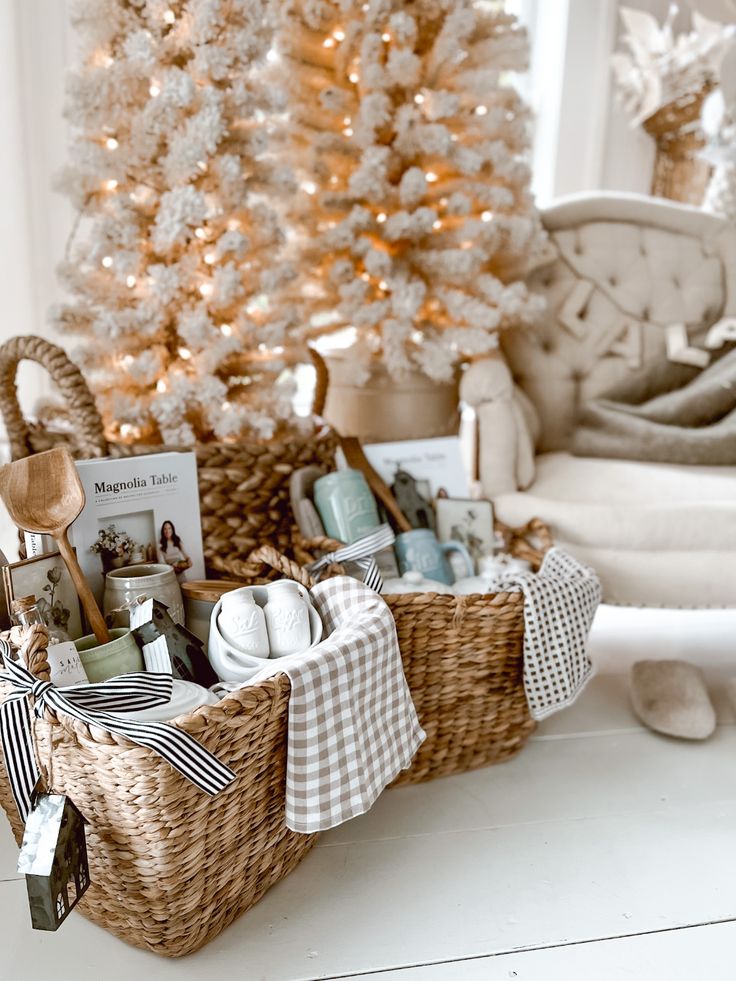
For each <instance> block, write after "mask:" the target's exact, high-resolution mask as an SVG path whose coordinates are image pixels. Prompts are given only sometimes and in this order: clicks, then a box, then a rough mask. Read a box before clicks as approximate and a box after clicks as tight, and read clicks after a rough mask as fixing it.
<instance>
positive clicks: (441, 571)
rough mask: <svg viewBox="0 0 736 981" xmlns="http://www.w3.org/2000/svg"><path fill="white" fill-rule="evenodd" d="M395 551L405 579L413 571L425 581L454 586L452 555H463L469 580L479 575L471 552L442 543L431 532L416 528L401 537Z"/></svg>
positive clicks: (457, 545)
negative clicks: (406, 573) (419, 573)
mask: <svg viewBox="0 0 736 981" xmlns="http://www.w3.org/2000/svg"><path fill="white" fill-rule="evenodd" d="M394 548H395V549H396V558H397V559H398V560H399V569H400V570H401V574H402V575H403V574H404V573H405V572H408V571H409V570H412V571H414V572H421V574H422V575H423V576H424V578H425V579H434V580H435V581H437V582H443V583H445V584H446V585H447V586H452V584H453V583H454V582H455V576H454V574H453V571H452V568H451V566H450V563H449V562H448V561H447V553H448V552H459V553H460V555H462V557H463V559H464V560H465V564H466V566H467V569H468V572H467V574H468V576H472V575H474V574H475V568H474V566H473V560H472V559H471V557H470V553H469V552H468V550H467V548H465V546H464V545H463V544H461V543H460V542H438V541H437V536H436V535H435V533H434V532H433V531H431V530H430V529H429V528H414V529H413V530H412V531H405V532H403V533H402V534H401V535H397V536H396V544H395V545H394Z"/></svg>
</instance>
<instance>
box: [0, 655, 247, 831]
mask: <svg viewBox="0 0 736 981" xmlns="http://www.w3.org/2000/svg"><path fill="white" fill-rule="evenodd" d="M0 654H2V655H3V659H4V661H5V671H3V672H0V680H2V681H5V682H8V683H9V684H10V685H12V687H13V691H12V692H11V693H10V695H9V696H7V698H6V699H5V700H4V701H3V702H2V704H0V743H1V744H2V751H3V756H4V758H5V767H6V769H7V772H8V779H9V782H10V789H11V791H12V794H13V798H14V800H15V803H16V805H17V807H18V812H19V813H20V816H21V817H22V818H23V820H25V819H26V817H27V816H28V814H29V812H30V808H31V795H32V793H33V790H34V789H35V787H36V784H37V783H38V780H39V777H40V772H39V769H38V764H37V762H36V757H35V754H34V752H33V735H32V731H31V715H30V710H29V705H28V698H29V696H30V697H32V698H33V711H34V714H35V715H36V716H37V717H38V718H41V717H42V716H43V714H44V711H45V709H47V708H48V709H51V710H52V711H53V712H57V713H61V714H63V715H68V716H71V717H72V718H73V719H78V720H79V721H80V722H84V723H85V724H87V725H94V726H99V727H100V728H103V729H106V730H107V731H108V732H112V733H115V734H116V735H119V736H124V737H126V738H127V739H130V740H131V742H134V743H136V744H137V745H139V746H145V747H146V748H148V749H152V750H153V751H154V753H157V754H158V755H159V756H160V757H161V758H162V759H164V760H166V762H167V763H169V764H170V765H171V766H172V767H173V768H174V769H175V770H177V771H178V772H179V773H181V775H182V776H184V777H186V778H187V780H189V781H191V783H193V784H194V785H195V786H196V787H199V789H200V790H202V791H204V793H206V794H209V795H210V796H214V795H215V794H218V793H219V792H220V791H221V790H224V789H225V787H227V786H228V784H230V783H231V782H232V781H233V780H234V779H235V774H234V773H233V771H232V770H231V769H230V768H229V767H227V766H225V764H224V763H221V762H220V761H219V760H218V759H217V757H216V756H213V754H212V753H210V752H209V750H207V749H205V748H204V746H200V744H199V743H198V742H197V740H196V739H194V738H193V737H192V736H191V735H190V734H189V733H188V732H184V731H183V730H181V729H176V728H175V727H174V726H170V725H167V724H166V723H163V722H136V721H135V720H132V719H121V718H119V717H118V716H116V715H113V714H111V713H113V712H130V711H136V710H138V709H144V708H152V707H153V706H155V705H163V704H165V703H166V702H168V701H169V700H170V699H171V692H172V678H171V675H170V674H154V673H147V672H146V673H144V672H134V673H132V674H125V675H120V676H119V677H117V678H110V680H109V681H106V682H105V683H104V684H99V685H72V686H70V687H69V688H64V689H59V688H55V687H54V685H52V684H51V682H49V681H39V680H38V678H36V677H34V675H32V674H31V672H30V671H28V670H27V668H25V667H24V665H22V664H21V663H20V662H18V661H12V660H11V659H10V648H9V647H8V645H7V644H6V643H5V642H4V641H0Z"/></svg>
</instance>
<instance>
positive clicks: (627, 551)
mask: <svg viewBox="0 0 736 981" xmlns="http://www.w3.org/2000/svg"><path fill="white" fill-rule="evenodd" d="M495 505H496V511H497V514H498V517H499V518H501V520H502V521H505V522H506V523H507V524H512V525H520V524H524V523H525V522H527V521H528V520H529V519H530V518H532V517H535V516H539V517H541V518H543V519H544V520H545V521H546V522H548V524H550V525H551V526H552V529H553V532H554V534H555V538H556V539H557V541H558V542H559V543H560V544H562V545H564V546H566V547H568V548H569V549H570V551H571V552H572V553H573V554H574V555H576V556H577V557H578V558H580V559H581V560H582V561H585V562H587V563H588V564H590V565H592V566H593V567H594V568H595V569H596V571H597V572H598V574H599V575H600V577H601V581H602V582H603V592H604V599H605V601H606V602H609V603H623V604H632V605H643V606H693V607H701V606H726V607H728V606H736V549H735V548H734V542H736V468H732V467H682V466H674V465H668V464H661V463H660V464H657V463H640V462H634V461H623V460H602V459H585V458H579V457H573V456H570V455H569V454H567V453H547V454H542V455H541V456H538V457H537V475H536V479H535V481H534V483H533V484H532V485H531V487H530V488H529V490H528V491H526V492H524V493H511V494H503V495H500V496H498V497H497V498H496V499H495Z"/></svg>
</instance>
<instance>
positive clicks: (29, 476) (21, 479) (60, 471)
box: [0, 446, 112, 644]
mask: <svg viewBox="0 0 736 981" xmlns="http://www.w3.org/2000/svg"><path fill="white" fill-rule="evenodd" d="M0 497H2V499H3V502H4V504H5V507H6V508H7V509H8V513H9V514H10V517H11V518H12V519H13V521H14V522H15V523H16V525H18V527H19V528H22V529H23V530H24V531H30V532H34V533H35V534H38V535H51V537H52V538H54V539H55V540H56V544H57V545H58V547H59V552H60V553H61V557H62V558H63V560H64V562H65V563H66V567H67V569H68V570H69V574H70V575H71V577H72V580H73V582H74V587H75V589H76V590H77V593H78V594H79V598H80V599H81V601H82V606H83V607H84V612H85V613H86V614H87V619H88V620H89V624H90V626H91V627H92V630H93V631H94V634H95V637H96V638H97V641H98V643H100V644H107V643H109V642H110V640H111V639H112V638H111V637H110V632H109V631H108V629H107V627H106V626H105V620H104V618H103V616H102V614H101V613H100V609H99V607H98V606H97V603H96V602H95V598H94V596H93V594H92V590H91V589H90V588H89V583H88V582H87V580H86V579H85V578H84V575H83V574H82V570H81V569H80V568H79V562H77V557H76V555H75V554H74V549H73V548H72V547H71V545H70V544H69V538H68V535H67V531H68V529H69V525H70V524H71V523H72V522H73V521H74V519H75V518H76V517H77V516H78V515H79V513H80V511H81V510H82V508H83V507H84V503H85V497H84V488H83V487H82V483H81V481H80V479H79V474H78V473H77V468H76V467H75V466H74V460H73V459H72V455H71V453H70V452H69V450H68V449H67V448H66V447H63V446H60V447H57V448H56V449H53V450H47V451H46V452H45V453H36V454H35V455H34V456H28V457H25V458H24V459H22V460H16V461H15V463H8V464H6V465H5V466H4V467H2V469H0Z"/></svg>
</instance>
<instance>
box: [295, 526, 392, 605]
mask: <svg viewBox="0 0 736 981" xmlns="http://www.w3.org/2000/svg"><path fill="white" fill-rule="evenodd" d="M395 541H396V536H395V535H394V533H393V531H392V530H391V527H390V525H385V524H384V525H379V527H378V528H376V529H375V530H374V531H371V532H369V533H368V534H367V535H364V536H363V538H359V539H358V540H357V541H355V542H352V544H350V545H344V546H343V547H342V548H338V549H337V551H336V552H330V553H329V555H323V556H322V557H321V558H319V559H317V561H316V562H312V563H311V564H310V565H308V566H307V570H308V571H309V572H311V573H312V574H313V575H315V576H316V578H317V579H319V576H320V573H321V572H323V571H324V570H325V569H326V568H327V567H328V566H330V565H332V564H333V563H335V562H354V563H355V564H356V565H357V566H358V568H359V569H360V570H361V572H362V573H363V582H364V583H365V585H366V586H368V587H370V589H375V591H376V592H377V593H380V592H381V590H382V589H383V579H382V578H381V573H380V572H379V570H378V565H377V564H376V560H375V559H374V558H373V556H374V555H375V554H376V552H380V551H381V550H382V549H384V548H388V547H389V546H390V545H393V543H394V542H395Z"/></svg>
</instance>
